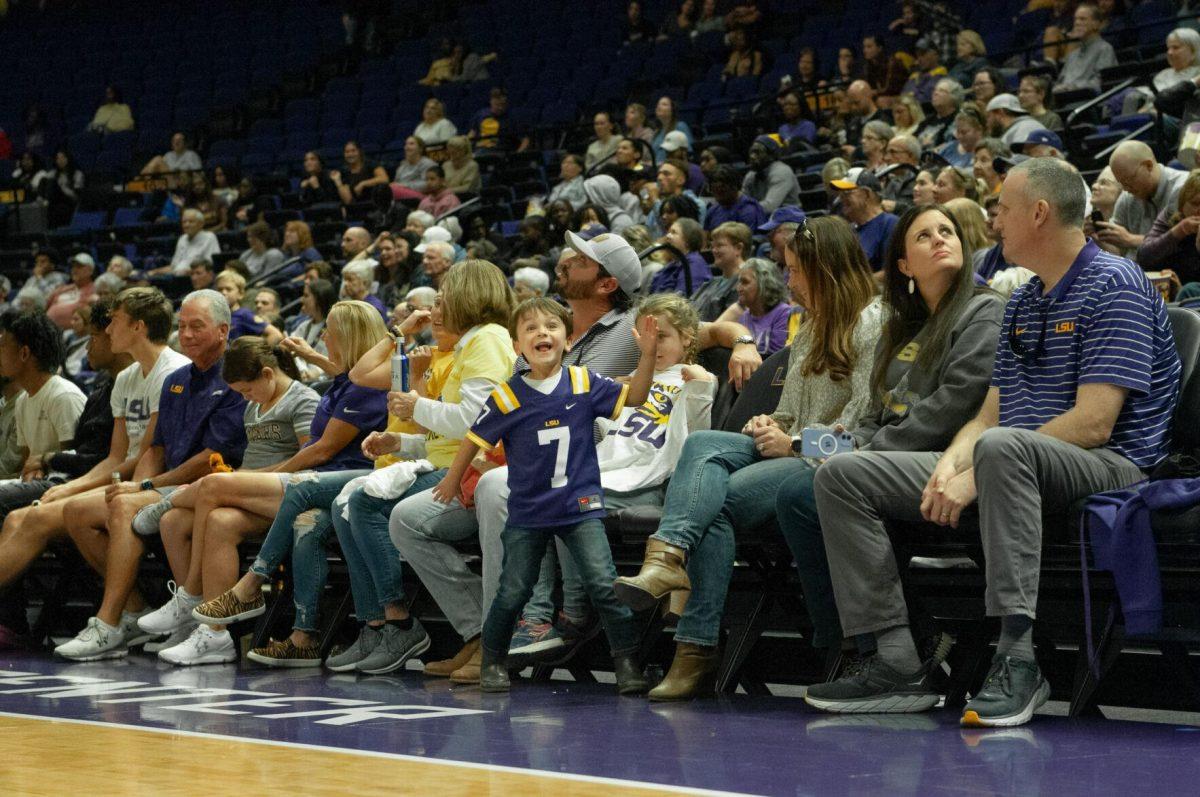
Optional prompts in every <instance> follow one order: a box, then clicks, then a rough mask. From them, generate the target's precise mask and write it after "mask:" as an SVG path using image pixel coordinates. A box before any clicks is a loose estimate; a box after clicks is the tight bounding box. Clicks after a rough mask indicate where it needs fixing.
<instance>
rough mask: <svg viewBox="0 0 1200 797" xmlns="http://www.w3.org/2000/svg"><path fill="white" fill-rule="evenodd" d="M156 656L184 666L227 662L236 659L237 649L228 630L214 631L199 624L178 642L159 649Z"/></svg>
mask: <svg viewBox="0 0 1200 797" xmlns="http://www.w3.org/2000/svg"><path fill="white" fill-rule="evenodd" d="M158 657H159V658H160V659H162V660H163V661H166V662H170V663H171V664H176V665H180V666H184V667H186V666H189V665H193V664H228V663H229V662H233V661H237V659H238V651H237V646H236V645H235V644H234V643H233V637H232V636H230V634H229V632H228V631H214V630H212V629H211V628H209V627H208V626H207V625H204V624H200V625H198V626H196V627H195V628H194V629H193V630H192V633H191V634H190V635H189V636H188V638H187V639H185V640H184V641H183V642H181V643H180V644H178V645H176V646H175V647H172V648H167V649H166V650H161V651H159V653H158Z"/></svg>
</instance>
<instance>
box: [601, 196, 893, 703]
mask: <svg viewBox="0 0 1200 797" xmlns="http://www.w3.org/2000/svg"><path fill="white" fill-rule="evenodd" d="M787 260H788V272H789V279H788V282H789V288H790V289H791V290H792V292H793V295H794V296H795V297H796V299H797V301H799V302H800V303H801V304H802V305H803V306H805V307H807V308H808V313H807V314H806V315H805V320H804V322H803V324H802V326H801V328H800V331H799V333H798V335H797V337H796V339H795V341H794V342H793V344H792V349H791V355H790V359H789V363H788V373H787V376H786V378H785V381H784V387H783V394H782V397H781V398H780V401H779V407H778V409H777V410H776V412H775V413H774V414H773V415H769V416H767V415H760V416H756V417H755V418H753V419H751V420H750V422H749V423H747V424H746V428H745V429H744V430H743V433H741V434H738V433H731V432H716V431H711V432H709V431H704V432H696V433H694V434H690V435H688V438H687V441H686V442H685V443H684V446H683V451H682V453H681V454H680V456H679V463H678V465H677V466H676V468H675V471H674V474H673V476H672V477H671V481H670V483H669V485H668V487H667V494H666V500H665V502H664V505H663V515H662V520H661V521H660V522H659V524H658V530H657V531H656V532H655V533H654V534H653V535H651V537H650V538H649V540H647V543H646V556H645V562H644V563H643V564H642V568H641V572H640V573H639V574H638V575H637V576H635V577H622V578H618V579H617V581H616V584H615V585H614V587H615V589H616V591H617V597H618V599H619V600H621V601H622V602H624V603H626V604H628V605H630V606H632V607H636V608H639V609H640V608H645V607H649V606H652V605H653V604H654V603H656V602H657V601H658V600H660V599H661V598H662V597H664V596H665V595H666V594H668V593H670V592H673V591H675V590H681V589H683V590H686V589H691V595H690V597H689V599H688V602H687V605H686V607H685V609H684V611H683V614H682V616H681V618H680V620H679V623H678V624H677V630H676V634H675V639H676V648H675V659H674V661H673V662H672V664H671V670H670V672H669V673H668V674H667V677H666V678H665V679H663V681H662V683H660V684H659V685H658V686H657V687H656V688H655V689H654V690H653V691H652V692H651V693H650V699H651V700H681V699H687V698H690V697H692V696H694V695H695V694H697V693H698V692H699V691H700V690H701V689H702V688H704V687H705V685H706V683H711V678H712V675H713V674H714V673H715V670H716V668H717V665H718V661H719V656H718V653H717V642H718V637H719V632H720V618H721V607H722V606H723V605H724V602H725V593H726V591H727V589H728V586H729V578H730V576H731V574H732V570H733V563H734V562H733V559H734V557H733V552H734V545H733V537H734V534H735V531H737V530H747V531H748V530H752V529H755V528H758V527H759V526H761V525H762V524H763V523H764V522H766V521H767V520H769V519H771V518H772V517H773V516H774V511H775V507H774V506H773V505H772V503H771V502H770V501H763V500H762V497H763V496H764V495H773V494H774V493H775V491H776V490H778V489H779V487H780V485H781V484H783V483H784V482H785V481H786V480H787V479H789V478H791V477H792V476H793V475H794V474H795V473H796V472H797V469H798V468H800V467H804V465H803V464H802V463H799V462H796V461H795V458H794V452H793V448H792V441H793V438H792V435H798V434H800V432H801V430H803V429H804V428H806V427H809V426H813V425H817V426H820V427H823V428H831V427H833V426H834V425H836V424H842V425H845V426H849V425H852V424H853V423H854V422H855V421H856V420H857V419H858V418H860V417H862V416H863V415H864V414H865V413H866V411H867V409H868V408H869V407H870V406H871V404H872V396H871V390H870V379H871V370H872V364H873V357H872V356H871V353H872V352H873V351H874V348H875V344H876V343H877V342H878V340H879V337H880V332H881V330H882V322H883V313H882V312H881V308H880V305H879V302H878V301H877V300H876V299H875V298H874V294H875V286H874V283H873V282H872V280H871V277H870V269H869V267H868V265H867V263H866V260H865V258H864V257H863V254H862V250H861V248H860V247H859V245H858V242H857V240H856V239H855V236H854V233H853V231H852V230H851V229H850V227H849V225H847V224H846V223H845V222H844V221H843V220H841V219H838V218H821V219H813V220H811V221H807V222H806V223H805V224H803V225H801V227H800V229H799V231H798V232H797V234H796V235H795V236H793V238H792V241H791V243H790V244H789V246H788V249H787ZM835 341H836V343H835ZM710 537H711V539H709V538H710ZM718 541H719V544H718ZM685 561H686V562H687V568H686V569H685ZM689 575H690V576H691V578H689Z"/></svg>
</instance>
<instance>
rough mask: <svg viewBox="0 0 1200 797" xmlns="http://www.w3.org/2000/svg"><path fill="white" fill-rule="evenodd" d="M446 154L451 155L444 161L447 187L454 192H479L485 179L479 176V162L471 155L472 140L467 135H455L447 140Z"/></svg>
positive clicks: (443, 168)
mask: <svg viewBox="0 0 1200 797" xmlns="http://www.w3.org/2000/svg"><path fill="white" fill-rule="evenodd" d="M446 154H447V155H449V156H450V157H449V158H448V159H447V160H446V161H444V162H443V163H442V170H443V171H444V172H445V175H446V187H447V188H449V189H450V190H451V191H453V192H454V193H456V194H458V193H463V192H469V193H472V194H476V193H479V189H480V187H482V185H483V180H482V178H481V177H480V176H479V164H478V163H476V162H475V158H474V157H472V155H471V141H470V139H468V138H467V137H466V136H454V137H452V138H451V139H450V140H449V141H447V142H446Z"/></svg>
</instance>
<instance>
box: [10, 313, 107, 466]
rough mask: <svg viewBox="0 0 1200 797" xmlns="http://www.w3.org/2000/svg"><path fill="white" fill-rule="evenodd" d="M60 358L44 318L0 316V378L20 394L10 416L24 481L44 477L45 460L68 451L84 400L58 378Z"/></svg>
mask: <svg viewBox="0 0 1200 797" xmlns="http://www.w3.org/2000/svg"><path fill="white" fill-rule="evenodd" d="M63 356H64V351H63V339H62V331H61V330H60V329H59V328H58V327H57V326H55V325H54V323H53V322H52V321H51V320H50V319H49V318H47V317H46V316H45V315H41V314H36V313H22V312H19V311H17V310H14V309H10V310H6V311H5V312H4V314H3V316H0V376H3V377H4V378H5V379H9V380H11V381H12V382H15V383H16V384H17V385H19V386H20V388H21V390H22V391H23V392H22V394H21V395H20V397H19V398H17V400H16V411H15V415H14V417H15V420H16V429H17V437H16V442H17V448H18V450H19V451H20V452H21V457H22V460H23V464H22V467H21V478H22V480H23V481H29V480H31V479H42V478H45V477H46V476H47V475H49V473H48V471H47V470H46V469H45V462H44V460H45V459H47V458H49V457H52V456H53V455H54V454H56V453H58V452H60V451H66V450H67V445H66V444H67V442H68V441H70V440H71V438H72V437H74V435H75V426H76V423H77V422H78V421H79V416H80V413H82V412H83V405H84V403H85V402H86V400H87V399H86V397H85V396H84V395H83V391H82V390H80V389H79V388H78V387H77V386H76V385H75V383H73V382H71V381H70V380H67V379H64V378H63V377H61V376H58V374H57V372H58V370H59V369H60V368H61V367H62V364H63Z"/></svg>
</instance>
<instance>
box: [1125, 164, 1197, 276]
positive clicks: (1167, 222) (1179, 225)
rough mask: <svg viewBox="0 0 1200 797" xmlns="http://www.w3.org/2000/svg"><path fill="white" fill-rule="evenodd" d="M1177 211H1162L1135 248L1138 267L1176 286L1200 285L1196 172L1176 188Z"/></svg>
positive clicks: (1164, 209) (1167, 209) (1166, 209)
mask: <svg viewBox="0 0 1200 797" xmlns="http://www.w3.org/2000/svg"><path fill="white" fill-rule="evenodd" d="M1177 204H1178V210H1175V211H1173V212H1172V211H1171V210H1170V209H1169V208H1163V209H1162V211H1160V212H1159V214H1158V217H1157V218H1155V220H1154V225H1153V226H1152V227H1151V228H1150V231H1149V232H1148V233H1146V237H1145V238H1143V239H1142V245H1141V246H1139V247H1138V252H1137V262H1138V265H1139V266H1141V267H1142V268H1144V269H1146V270H1148V271H1149V270H1164V271H1168V272H1170V273H1173V274H1174V275H1175V277H1176V278H1177V280H1178V281H1179V283H1180V284H1182V285H1186V284H1188V283H1194V282H1197V281H1200V248H1198V245H1197V241H1198V240H1200V238H1198V237H1197V235H1196V233H1197V231H1200V171H1193V172H1191V173H1190V174H1189V175H1188V178H1187V179H1186V180H1184V181H1183V185H1181V186H1180V187H1179V194H1178V197H1177Z"/></svg>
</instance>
